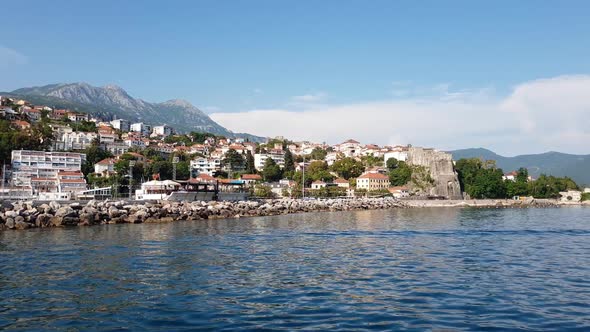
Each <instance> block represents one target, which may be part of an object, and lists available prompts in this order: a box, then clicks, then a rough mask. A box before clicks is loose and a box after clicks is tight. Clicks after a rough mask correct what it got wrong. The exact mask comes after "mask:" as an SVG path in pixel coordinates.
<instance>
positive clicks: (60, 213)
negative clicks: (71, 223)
mask: <svg viewBox="0 0 590 332" xmlns="http://www.w3.org/2000/svg"><path fill="white" fill-rule="evenodd" d="M76 215H77V214H76V211H74V209H72V208H71V207H69V206H64V207H60V208H58V209H57V210H56V211H55V216H56V217H62V218H65V217H74V216H76Z"/></svg>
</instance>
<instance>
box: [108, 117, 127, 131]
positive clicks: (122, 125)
mask: <svg viewBox="0 0 590 332" xmlns="http://www.w3.org/2000/svg"><path fill="white" fill-rule="evenodd" d="M111 126H113V128H115V129H117V130H120V131H129V126H130V124H129V121H127V120H125V119H116V120H113V121H111Z"/></svg>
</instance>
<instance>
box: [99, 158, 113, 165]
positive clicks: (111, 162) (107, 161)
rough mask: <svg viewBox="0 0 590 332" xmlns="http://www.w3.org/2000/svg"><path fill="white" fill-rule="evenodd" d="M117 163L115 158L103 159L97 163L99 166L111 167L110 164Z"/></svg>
mask: <svg viewBox="0 0 590 332" xmlns="http://www.w3.org/2000/svg"><path fill="white" fill-rule="evenodd" d="M114 163H115V159H113V158H106V159H103V160H101V161H99V162H97V164H98V165H110V164H114Z"/></svg>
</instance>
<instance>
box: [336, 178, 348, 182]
mask: <svg viewBox="0 0 590 332" xmlns="http://www.w3.org/2000/svg"><path fill="white" fill-rule="evenodd" d="M334 183H348V181H346V180H345V179H343V178H337V179H336V180H334Z"/></svg>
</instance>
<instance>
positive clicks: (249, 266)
mask: <svg viewBox="0 0 590 332" xmlns="http://www.w3.org/2000/svg"><path fill="white" fill-rule="evenodd" d="M0 266H2V269H0V299H2V300H0V329H7V330H23V331H29V330H49V329H51V330H68V331H69V330H106V331H111V330H112V331H120V330H146V329H147V330H152V329H156V330H216V331H218V330H221V331H224V330H232V331H233V330H298V329H302V330H341V331H350V330H354V331H375V330H381V331H383V330H387V331H389V330H415V331H422V330H499V331H515V330H559V331H564V330H571V331H576V330H580V331H582V330H588V329H590V309H589V308H590V307H589V306H588V303H590V209H584V208H579V209H576V208H572V209H530V210H526V209H522V210H520V209H519V210H504V209H503V210H496V209H492V210H479V209H478V210H468V209H463V210H462V209H431V210H428V209H425V210H391V211H358V212H335V213H318V214H302V215H289V216H276V217H265V218H251V219H242V220H233V219H232V220H216V221H198V222H183V223H173V224H150V225H148V224H145V225H111V226H108V227H91V228H71V229H59V230H48V231H47V230H44V231H39V230H32V231H26V232H5V233H0Z"/></svg>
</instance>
